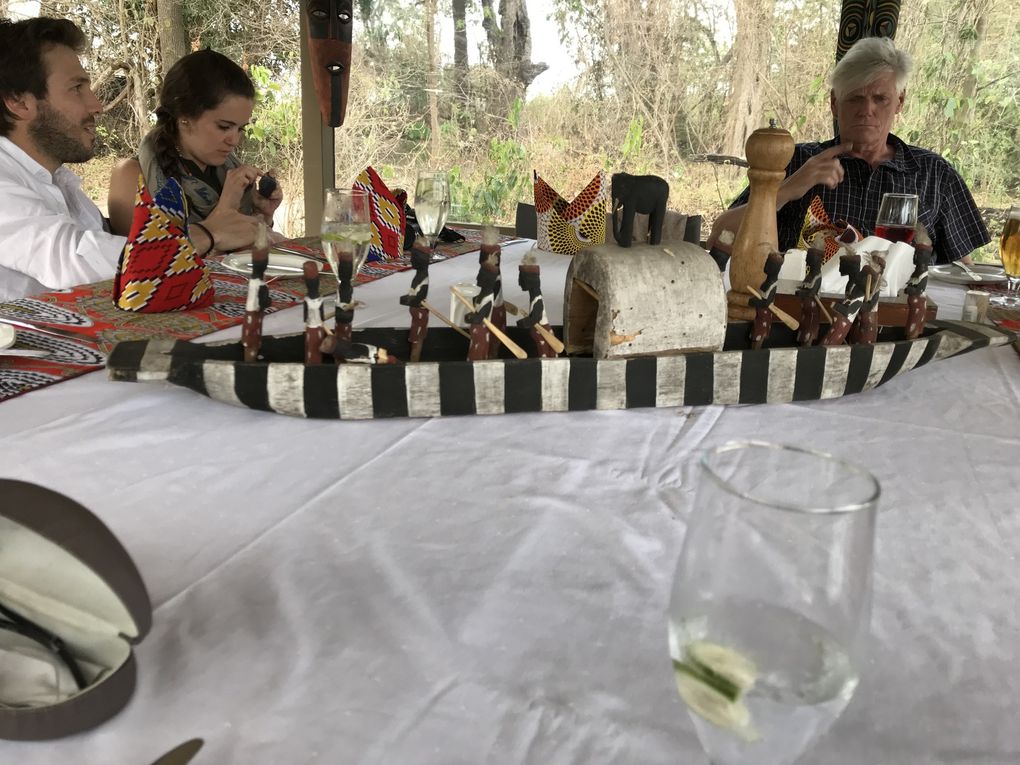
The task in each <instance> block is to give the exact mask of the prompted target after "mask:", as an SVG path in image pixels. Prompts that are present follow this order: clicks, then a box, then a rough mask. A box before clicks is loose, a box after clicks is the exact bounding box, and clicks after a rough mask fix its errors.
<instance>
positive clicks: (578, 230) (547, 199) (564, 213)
mask: <svg viewBox="0 0 1020 765" xmlns="http://www.w3.org/2000/svg"><path fill="white" fill-rule="evenodd" d="M608 198H609V184H608V183H606V174H605V172H604V171H602V170H600V171H599V172H598V173H597V174H596V175H595V177H594V178H592V179H591V182H590V183H589V184H588V185H587V186H585V188H584V190H583V191H582V192H581V193H580V194H578V195H577V196H576V197H575V198H574V200H573V201H572V202H567V200H565V199H564V198H563V197H561V196H560V195H559V193H558V192H556V191H554V190H553V188H552V187H551V186H550V185H549V184H548V183H546V182H545V181H543V180H542V178H541V177H539V175H538V173H537V172H536V173H535V215H536V217H537V218H538V248H539V249H540V250H546V251H548V252H557V253H559V254H561V255H575V254H576V253H578V252H580V251H581V250H583V249H584V248H585V247H597V246H599V245H602V244H605V243H606V200H607V199H608Z"/></svg>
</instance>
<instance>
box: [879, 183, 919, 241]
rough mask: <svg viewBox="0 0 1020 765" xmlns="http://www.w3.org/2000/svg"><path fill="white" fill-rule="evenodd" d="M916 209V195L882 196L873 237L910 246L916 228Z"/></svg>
mask: <svg viewBox="0 0 1020 765" xmlns="http://www.w3.org/2000/svg"><path fill="white" fill-rule="evenodd" d="M917 208H918V198H917V194H883V195H882V201H881V203H880V204H879V207H878V218H876V219H875V236H880V237H882V238H883V239H887V240H888V241H890V242H906V243H907V244H910V243H911V242H913V241H914V230H915V229H916V228H917Z"/></svg>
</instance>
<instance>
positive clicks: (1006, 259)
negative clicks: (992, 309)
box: [989, 205, 1020, 308]
mask: <svg viewBox="0 0 1020 765" xmlns="http://www.w3.org/2000/svg"><path fill="white" fill-rule="evenodd" d="M999 256H1000V257H1001V258H1002V268H1003V270H1004V271H1005V272H1006V278H1007V279H1008V280H1009V281H1008V283H1007V284H1008V290H1007V291H1006V293H1005V294H1003V295H995V296H993V297H992V299H991V301H989V302H991V303H992V304H994V305H999V306H1006V307H1008V308H1018V307H1020V206H1017V205H1014V206H1013V207H1010V208H1009V214H1008V215H1007V216H1006V225H1005V226H1003V228H1002V237H1001V238H1000V239H999Z"/></svg>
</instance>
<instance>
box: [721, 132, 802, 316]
mask: <svg viewBox="0 0 1020 765" xmlns="http://www.w3.org/2000/svg"><path fill="white" fill-rule="evenodd" d="M793 148H794V144H793V136H791V135H790V134H789V132H787V131H786V130H783V129H781V128H777V127H776V124H775V120H771V121H770V123H769V127H767V128H759V129H758V130H755V131H754V132H753V133H751V136H750V137H749V138H748V139H747V144H746V145H745V147H744V153H745V154H746V155H747V162H748V164H749V165H750V169H749V170H748V171H747V180H748V183H749V184H750V186H751V196H750V198H749V200H748V202H747V211H746V212H745V213H744V219H743V221H741V223H740V228H739V229H738V230H737V238H736V239H735V240H734V242H733V254H732V256H731V257H730V291H729V292H728V293H727V294H726V300H727V302H728V304H729V310H728V316H729V320H730V321H751V320H753V319H754V315H755V309H754V308H752V307H751V306H750V305H749V304H748V301H749V300H750V299H751V297H752V296H751V293H750V292H749V291H748V289H747V288H748V286H754V285H756V284H758V283H760V282H761V277H762V273H763V271H764V268H765V260H766V258H768V256H769V253H770V252H772V251H773V250H778V249H779V232H778V229H777V226H776V195H777V194H778V192H779V184H780V183H782V182H783V179H784V178H785V177H786V166H787V165H789V164H790V159H792V158H793Z"/></svg>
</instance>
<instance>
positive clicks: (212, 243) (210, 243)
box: [191, 223, 216, 258]
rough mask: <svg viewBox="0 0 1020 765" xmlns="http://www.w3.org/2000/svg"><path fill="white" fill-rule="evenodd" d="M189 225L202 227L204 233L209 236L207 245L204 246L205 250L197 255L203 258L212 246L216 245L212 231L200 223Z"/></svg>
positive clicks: (210, 250)
mask: <svg viewBox="0 0 1020 765" xmlns="http://www.w3.org/2000/svg"><path fill="white" fill-rule="evenodd" d="M191 225H192V226H194V227H195V228H200V229H202V230H203V231H204V232H205V235H206V236H207V237H209V246H208V247H207V248H206V250H205V252H203V253H202V254H201V255H199V257H200V258H204V257H205V256H206V255H208V254H209V253H210V252H212V251H213V248H215V247H216V240H215V239H214V238H213V235H212V231H210V230H209V229H208V228H206V227H205V226H203V225H202V224H201V223H192V224H191Z"/></svg>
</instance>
